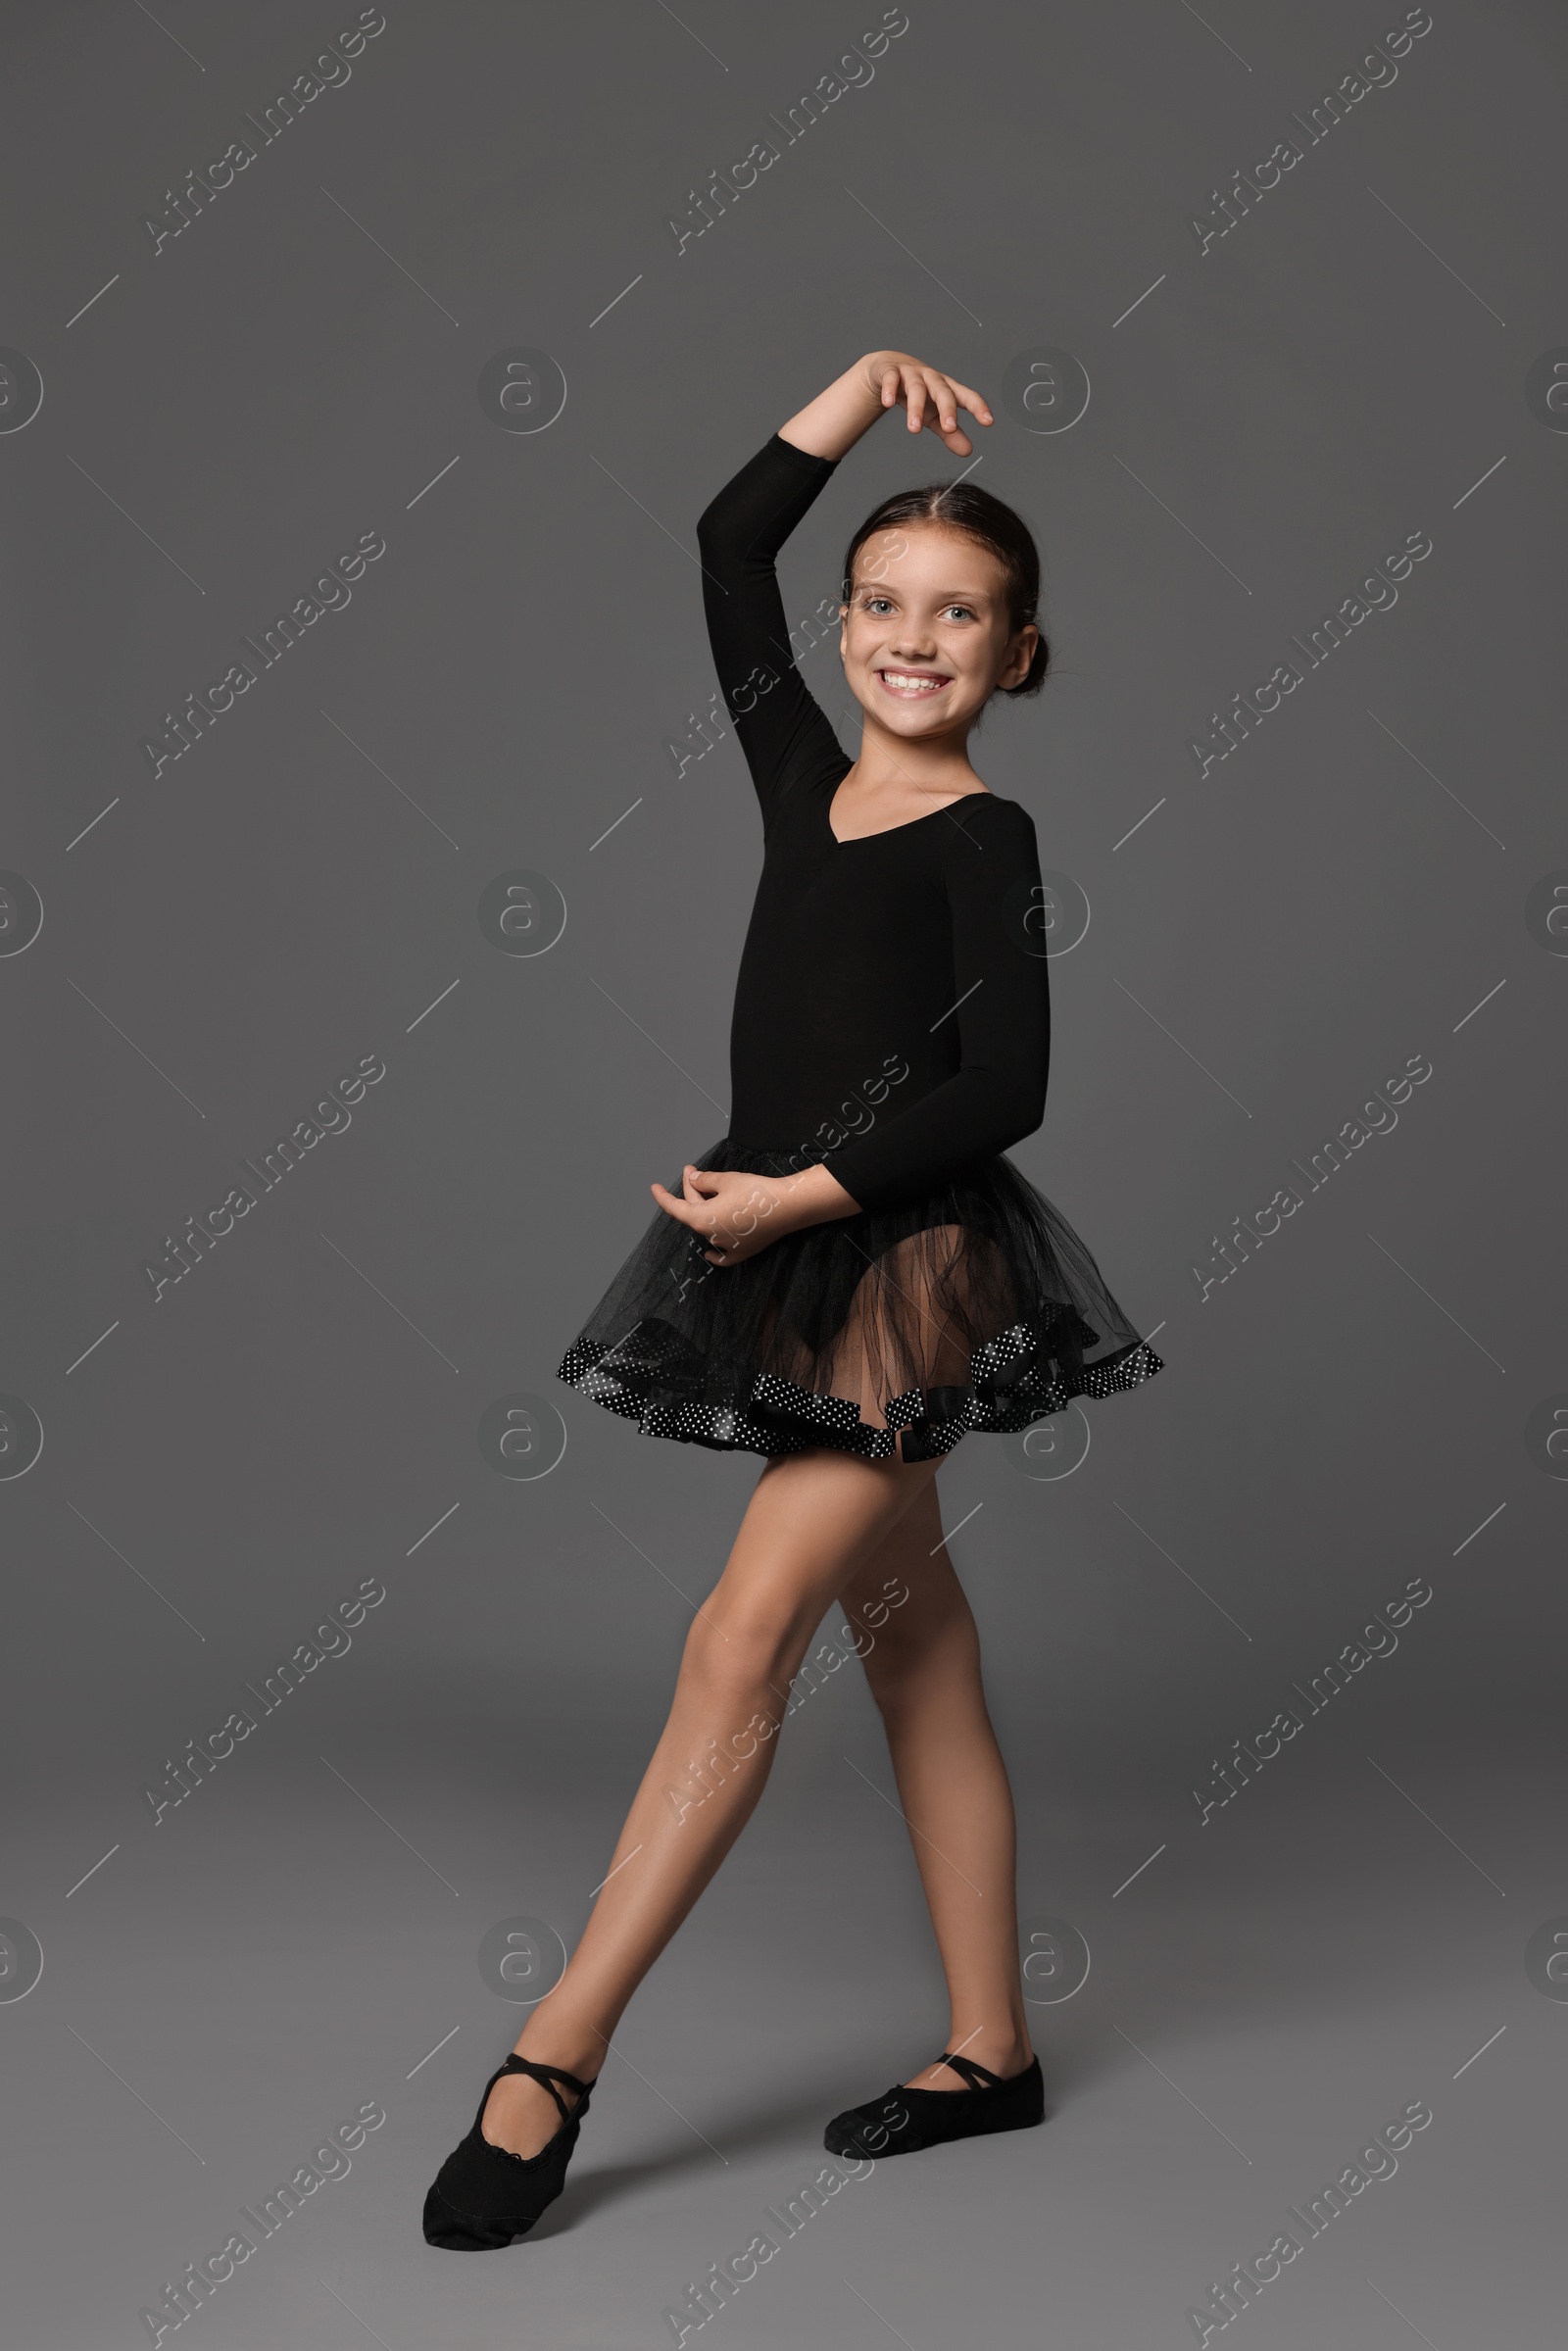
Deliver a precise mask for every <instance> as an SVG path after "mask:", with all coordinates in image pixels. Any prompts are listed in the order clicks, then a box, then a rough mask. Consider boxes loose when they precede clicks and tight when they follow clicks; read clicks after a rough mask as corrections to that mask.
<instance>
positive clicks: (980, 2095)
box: [822, 2051, 1046, 2157]
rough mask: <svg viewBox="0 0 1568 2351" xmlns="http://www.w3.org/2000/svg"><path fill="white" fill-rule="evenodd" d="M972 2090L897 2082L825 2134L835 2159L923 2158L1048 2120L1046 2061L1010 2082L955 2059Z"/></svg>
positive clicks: (942, 2060) (948, 2060)
mask: <svg viewBox="0 0 1568 2351" xmlns="http://www.w3.org/2000/svg"><path fill="white" fill-rule="evenodd" d="M936 2062H937V2063H938V2065H950V2066H952V2068H953V2070H954V2072H955V2073H956V2074H957V2075H959V2076H960V2077H961V2078H962V2080H963V2081H965V2082H967V2083H968V2085H969V2086H968V2088H967V2089H907V2088H906V2087H905V2086H904V2084H903V2082H895V2083H894V2085H893V2087H892V2089H890V2090H889V2091H888V2092H887V2093H886V2095H885V2096H884V2097H880V2098H872V2099H871V2100H870V2101H869V2103H868V2104H866V2105H864V2106H851V2107H850V2108H848V2109H847V2111H846V2112H845V2113H843V2114H836V2115H835V2116H834V2117H833V2120H832V2122H831V2123H829V2125H828V2127H827V2129H826V2131H824V2132H823V2133H822V2144H823V2146H824V2147H826V2149H827V2151H828V2153H829V2154H830V2155H853V2156H858V2157H864V2156H878V2155H917V2154H918V2153H919V2152H920V2150H921V2148H922V2147H941V2146H945V2145H946V2144H947V2142H948V2140H949V2139H953V2138H982V2137H986V2136H989V2134H990V2133H991V2132H992V2131H1028V2130H1031V2129H1032V2128H1033V2126H1034V2125H1035V2124H1036V2123H1043V2122H1044V2121H1045V2119H1046V2085H1045V2082H1044V2081H1043V2079H1042V2077H1041V2072H1040V2060H1039V2058H1038V2057H1036V2058H1033V2059H1031V2061H1030V2063H1029V2064H1028V2065H1027V2066H1026V2067H1025V2068H1024V2070H1023V2072H1022V2073H1021V2074H1013V2075H1011V2076H1010V2077H1009V2078H1008V2080H1006V2081H1004V2080H1003V2079H1002V2076H1001V2075H1000V2074H993V2073H992V2072H991V2071H990V2070H989V2068H987V2067H986V2066H983V2065H976V2064H975V2063H974V2061H973V2059H972V2058H968V2057H950V2056H949V2055H948V2054H947V2052H946V2051H944V2052H943V2054H942V2055H941V2056H940V2057H939V2058H938V2059H937V2061H936Z"/></svg>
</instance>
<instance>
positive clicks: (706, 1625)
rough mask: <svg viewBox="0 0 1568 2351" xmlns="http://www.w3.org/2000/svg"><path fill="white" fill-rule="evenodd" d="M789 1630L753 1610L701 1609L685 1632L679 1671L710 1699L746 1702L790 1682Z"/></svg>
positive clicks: (791, 1634)
mask: <svg viewBox="0 0 1568 2351" xmlns="http://www.w3.org/2000/svg"><path fill="white" fill-rule="evenodd" d="M793 1646H794V1631H793V1628H792V1627H791V1626H790V1625H788V1624H781V1623H779V1622H777V1621H776V1620H775V1619H773V1618H772V1617H770V1616H768V1615H766V1614H764V1613H762V1612H760V1611H758V1610H754V1609H744V1608H727V1609H725V1610H724V1611H723V1612H722V1613H721V1614H720V1613H719V1612H717V1611H716V1610H712V1609H704V1610H703V1611H702V1612H701V1613H700V1614H699V1615H698V1617H697V1619H696V1621H695V1623H694V1624H693V1626H692V1629H691V1631H690V1632H689V1633H688V1634H687V1636H686V1649H685V1656H684V1659H683V1665H682V1671H683V1673H684V1674H685V1675H686V1676H688V1677H689V1678H691V1679H692V1680H694V1681H696V1682H699V1683H700V1684H701V1686H702V1687H703V1689H704V1690H706V1691H708V1692H709V1693H710V1694H711V1695H712V1696H713V1697H715V1698H720V1699H722V1698H728V1699H731V1700H732V1701H733V1702H734V1703H735V1704H737V1705H740V1704H743V1703H744V1704H745V1705H746V1706H750V1705H752V1704H753V1703H755V1702H756V1701H758V1700H759V1699H760V1697H761V1696H763V1695H765V1693H766V1692H767V1690H769V1689H770V1688H776V1689H779V1690H782V1689H783V1688H784V1687H785V1685H786V1684H787V1683H788V1681H789V1677H790V1672H791V1670H792V1665H791V1658H792V1650H793Z"/></svg>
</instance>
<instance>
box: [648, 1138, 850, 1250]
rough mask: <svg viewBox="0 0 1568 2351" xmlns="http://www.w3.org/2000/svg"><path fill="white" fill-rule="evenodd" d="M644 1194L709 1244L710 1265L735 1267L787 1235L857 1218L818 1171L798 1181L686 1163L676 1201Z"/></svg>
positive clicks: (838, 1188)
mask: <svg viewBox="0 0 1568 2351" xmlns="http://www.w3.org/2000/svg"><path fill="white" fill-rule="evenodd" d="M649 1190H650V1191H651V1192H652V1194H653V1196H654V1198H655V1200H657V1201H658V1202H659V1205H660V1206H661V1207H662V1209H663V1211H664V1213H665V1215H666V1216H671V1217H673V1218H674V1220H675V1222H676V1223H677V1224H683V1225H686V1226H687V1227H688V1228H689V1229H690V1230H691V1231H692V1232H694V1233H697V1234H700V1235H701V1236H702V1237H703V1239H704V1240H706V1241H707V1242H708V1243H709V1247H708V1248H707V1249H704V1251H703V1254H704V1256H705V1257H706V1258H707V1259H708V1261H709V1263H710V1265H740V1264H742V1263H744V1261H745V1260H746V1258H748V1257H755V1256H756V1255H757V1254H758V1252H759V1251H760V1249H766V1248H767V1247H768V1245H769V1243H770V1242H774V1241H782V1240H783V1238H784V1236H785V1234H786V1233H798V1232H800V1231H801V1230H802V1228H803V1227H804V1226H806V1225H812V1224H825V1223H827V1222H828V1221H829V1220H830V1219H832V1218H834V1217H839V1216H854V1215H858V1212H859V1204H858V1201H857V1200H853V1199H852V1198H851V1196H850V1195H849V1193H847V1192H846V1191H845V1189H844V1187H843V1185H842V1184H841V1183H839V1182H838V1181H837V1179H836V1178H835V1177H833V1176H830V1175H829V1174H828V1171H827V1169H826V1168H825V1167H820V1166H817V1167H808V1168H805V1169H803V1170H802V1172H801V1173H800V1174H799V1175H788V1176H761V1175H747V1174H745V1173H743V1172H742V1170H740V1169H739V1168H733V1167H707V1168H705V1167H695V1166H693V1165H692V1164H691V1163H690V1162H688V1163H687V1165H686V1166H685V1167H683V1168H682V1169H681V1189H680V1192H679V1194H678V1195H677V1194H676V1193H673V1192H669V1191H666V1190H665V1188H664V1186H663V1185H662V1184H651V1185H650V1186H649Z"/></svg>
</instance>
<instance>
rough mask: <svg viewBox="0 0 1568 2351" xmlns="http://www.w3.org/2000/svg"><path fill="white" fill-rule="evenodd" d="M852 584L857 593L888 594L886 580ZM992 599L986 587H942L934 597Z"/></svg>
mask: <svg viewBox="0 0 1568 2351" xmlns="http://www.w3.org/2000/svg"><path fill="white" fill-rule="evenodd" d="M853 585H854V587H855V588H856V590H857V592H859V591H861V590H863V589H871V588H874V589H875V590H876V593H877V594H878V595H879V596H886V595H887V594H889V588H888V583H887V582H886V580H880V579H866V580H856V581H855V582H854V583H853ZM992 601H994V599H993V598H992V596H991V592H990V590H989V589H986V588H944V589H943V590H942V592H941V593H940V594H939V595H938V596H937V598H936V602H937V603H938V604H986V603H990V602H992Z"/></svg>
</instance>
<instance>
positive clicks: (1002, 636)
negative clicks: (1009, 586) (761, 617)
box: [839, 522, 1040, 741]
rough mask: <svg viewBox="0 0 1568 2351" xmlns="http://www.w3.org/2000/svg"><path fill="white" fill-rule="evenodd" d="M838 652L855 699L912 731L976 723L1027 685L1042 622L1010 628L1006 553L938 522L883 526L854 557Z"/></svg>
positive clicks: (902, 730)
mask: <svg viewBox="0 0 1568 2351" xmlns="http://www.w3.org/2000/svg"><path fill="white" fill-rule="evenodd" d="M843 610H844V626H843V633H842V636H841V639H840V648H839V650H840V653H841V655H842V657H843V661H844V673H845V676H846V677H847V678H848V679H849V682H850V686H851V689H852V691H853V692H854V695H855V698H856V700H857V701H858V703H859V705H860V707H861V709H862V710H865V711H867V712H868V713H869V714H870V715H871V716H872V717H874V718H875V719H876V720H877V721H878V722H879V724H881V725H882V726H884V727H886V728H888V729H889V731H890V732H891V733H893V734H896V735H902V736H903V737H905V739H906V740H907V741H917V740H920V739H921V738H924V737H926V736H932V735H945V734H949V733H951V732H954V731H961V730H964V729H966V728H967V727H969V726H970V725H972V724H973V722H974V720H975V719H976V718H978V716H979V715H980V712H981V711H982V710H984V708H985V706H986V704H987V702H988V701H989V700H990V698H991V696H992V694H993V693H994V692H995V691H996V689H997V687H998V686H1016V685H1021V684H1022V682H1023V679H1024V677H1025V676H1026V674H1027V672H1028V668H1029V663H1030V661H1031V659H1032V658H1033V655H1034V649H1035V645H1036V643H1037V641H1038V639H1039V634H1040V632H1039V630H1038V629H1036V628H1034V627H1024V628H1021V629H1018V630H1016V631H1015V630H1014V629H1013V628H1012V626H1011V624H1010V622H1009V619H1008V615H1007V600H1006V594H1005V578H1004V573H1003V567H1002V563H1001V562H1000V560H999V559H998V558H997V557H996V556H994V555H993V554H992V553H991V551H990V550H989V548H985V547H981V546H979V545H977V544H976V542H975V541H974V540H973V539H970V538H966V537H965V536H964V534H963V533H962V532H961V531H956V530H952V529H950V528H948V527H947V525H946V524H944V523H940V522H906V523H902V524H900V525H899V526H898V527H897V528H895V529H892V530H884V531H877V532H876V533H874V534H873V536H872V537H871V538H869V539H867V540H866V542H865V545H864V546H863V547H862V548H861V549H860V551H859V554H858V556H857V557H856V560H855V578H854V581H853V583H852V593H851V597H850V602H849V604H848V605H847V606H845V607H844V608H843Z"/></svg>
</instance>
